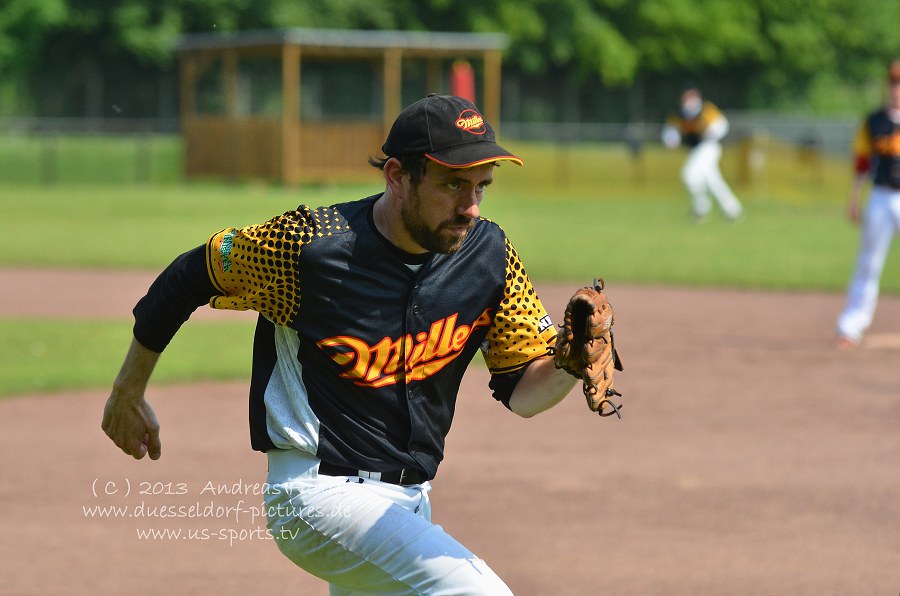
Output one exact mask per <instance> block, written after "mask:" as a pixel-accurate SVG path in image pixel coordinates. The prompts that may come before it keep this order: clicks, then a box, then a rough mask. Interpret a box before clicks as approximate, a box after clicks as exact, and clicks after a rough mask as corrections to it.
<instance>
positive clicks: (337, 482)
mask: <svg viewBox="0 0 900 596" xmlns="http://www.w3.org/2000/svg"><path fill="white" fill-rule="evenodd" d="M383 151H384V154H385V156H386V157H384V158H382V159H373V160H372V164H373V165H374V166H376V167H378V168H379V169H381V171H382V172H383V176H384V180H385V190H384V192H383V193H380V194H377V195H373V196H371V197H368V198H365V199H362V200H358V201H353V202H348V203H343V204H339V205H333V206H331V207H322V208H316V209H312V208H309V207H307V206H302V205H301V206H300V207H298V208H297V209H296V210H293V211H289V212H287V213H284V214H283V215H280V216H278V217H275V218H273V219H271V220H270V221H268V222H265V223H263V224H259V225H252V226H247V227H243V228H228V229H225V230H222V231H220V232H217V233H215V234H213V235H212V236H211V237H210V238H209V240H208V241H207V242H206V243H205V244H204V245H202V246H199V247H198V248H196V249H194V250H192V251H189V252H187V253H185V254H183V255H181V256H180V257H178V258H177V259H176V260H175V261H174V262H173V263H172V264H171V265H170V266H169V267H167V268H166V270H165V271H163V272H162V274H161V275H160V276H159V277H158V278H157V279H156V281H155V282H154V283H153V285H152V286H151V288H150V289H149V291H148V293H147V295H146V296H145V297H144V298H142V299H141V301H140V302H139V303H138V304H137V306H136V307H135V310H134V313H135V326H134V340H133V342H132V344H131V347H130V349H129V351H128V354H127V355H126V358H125V361H124V363H123V365H122V368H121V370H120V373H119V375H118V377H117V378H116V381H115V383H114V386H113V389H112V392H111V394H110V397H109V399H108V400H107V405H106V408H105V410H104V416H103V429H104V431H105V432H106V433H107V435H108V436H109V437H110V438H111V439H112V440H113V441H114V442H115V444H116V445H118V446H119V447H120V448H121V449H122V450H123V451H125V452H126V453H128V454H130V455H132V456H134V457H136V458H139V459H140V458H142V457H143V456H144V455H146V454H148V453H149V455H150V458H151V459H157V458H158V457H159V456H160V453H161V447H160V441H159V425H158V423H157V421H156V418H155V415H154V413H153V410H152V409H151V408H150V406H149V404H147V402H146V400H145V399H144V391H145V388H146V386H147V383H148V381H149V378H150V374H151V372H152V370H153V367H154V365H155V363H156V361H157V359H158V358H159V355H160V352H162V351H163V349H164V348H165V347H166V345H167V344H168V342H169V340H170V339H171V338H172V337H173V336H174V334H175V333H176V332H177V330H178V329H179V327H180V325H181V324H182V323H183V322H184V321H185V320H186V319H187V318H188V317H189V316H190V314H191V312H192V311H193V310H194V309H195V308H197V307H198V306H201V305H203V304H208V305H210V306H212V307H213V308H222V309H234V310H245V309H252V310H256V311H258V312H259V313H260V317H259V320H258V324H257V329H256V335H255V339H254V353H253V373H252V379H251V384H250V435H251V442H252V446H253V448H254V449H256V450H259V451H264V452H266V454H267V456H268V464H269V472H268V480H267V483H268V486H269V487H270V490H269V491H268V492H267V493H266V495H265V503H266V506H267V513H268V520H269V528H270V531H271V532H272V536H273V537H274V538H275V540H276V541H277V544H278V546H279V548H280V549H281V551H282V552H283V553H284V554H285V555H286V556H287V557H289V558H290V559H291V560H292V561H294V562H295V563H296V564H297V565H299V566H300V567H302V568H303V569H305V570H307V571H309V572H310V573H313V574H315V575H316V576H318V577H321V578H323V579H325V580H326V581H328V582H329V583H330V584H331V591H332V593H334V594H341V593H349V592H353V593H360V592H365V593H369V592H374V593H390V594H407V593H409V594H438V593H440V594H490V595H494V596H496V595H499V594H508V593H510V592H509V589H508V588H507V587H506V585H505V584H504V582H503V581H502V580H501V579H500V578H499V577H497V576H496V575H495V574H494V572H493V571H492V570H491V569H490V568H489V567H488V566H487V565H486V564H485V563H484V562H483V561H481V560H480V559H478V558H477V557H476V556H475V555H474V554H472V553H471V552H470V551H469V550H468V549H466V548H465V547H464V546H463V545H462V544H460V543H459V542H457V541H456V540H455V539H454V538H453V537H452V536H450V535H449V534H448V533H447V532H445V531H444V530H443V529H442V528H441V527H440V526H436V525H434V524H432V523H431V505H430V501H429V497H428V493H429V491H430V490H431V485H430V483H429V481H430V480H431V479H432V478H434V476H435V474H436V473H437V468H438V465H439V464H440V462H441V460H442V459H443V456H444V439H445V437H446V435H447V432H448V431H449V429H450V424H451V421H452V418H453V412H454V407H455V403H456V397H457V391H458V389H459V386H460V381H461V379H462V376H463V373H464V372H465V369H466V368H467V366H468V363H469V361H470V360H471V359H472V357H473V356H474V355H475V354H476V353H477V352H479V351H480V352H481V353H482V355H483V357H484V359H485V361H486V362H487V365H488V368H489V369H490V371H491V381H490V388H491V390H492V391H493V395H494V397H495V398H496V399H497V400H498V401H500V402H501V403H502V404H503V405H505V406H506V407H507V408H509V409H510V410H512V411H513V412H515V413H516V414H519V415H521V416H524V417H530V416H532V415H534V414H537V413H539V412H541V411H543V410H546V409H547V408H550V407H552V406H553V405H555V404H556V403H558V402H559V401H560V400H562V399H563V397H565V395H566V394H567V393H568V392H569V390H570V389H571V388H572V385H573V382H574V379H573V377H574V378H577V379H581V380H582V381H583V385H584V393H585V396H586V397H587V400H588V404H589V406H590V408H591V409H592V410H593V411H595V412H599V413H600V414H602V415H607V414H611V413H613V412H615V413H618V406H616V405H615V404H612V402H610V401H609V398H611V397H612V396H614V395H618V393H617V392H615V390H613V389H612V381H613V370H614V368H619V369H621V365H619V363H618V358H617V355H616V351H615V348H614V347H613V342H612V330H611V326H612V324H613V313H612V309H611V307H610V306H609V303H608V302H607V301H606V299H605V295H604V294H603V293H602V292H601V291H600V290H602V282H597V283H595V284H594V286H592V287H587V288H582V289H581V290H579V291H578V292H576V293H575V295H574V296H573V298H572V299H571V301H570V304H569V305H568V306H567V308H566V312H565V315H564V322H563V325H562V329H560V331H559V333H558V334H557V331H556V329H555V328H554V325H553V323H552V321H551V320H550V317H549V316H548V315H547V312H546V310H545V309H544V306H543V305H542V304H541V302H540V300H539V299H538V297H537V295H536V294H535V291H534V287H533V286H532V284H531V281H530V280H529V278H528V276H527V274H526V273H525V269H524V267H523V266H522V263H521V261H520V260H519V257H518V255H517V253H516V251H515V249H514V248H513V246H512V244H511V242H510V241H509V239H508V238H507V237H506V235H505V233H504V232H503V230H502V229H501V228H500V227H498V226H497V225H496V224H494V223H492V222H490V221H488V220H485V219H482V218H480V217H479V205H480V203H481V201H482V199H483V198H484V192H485V189H486V188H487V187H488V186H489V185H490V184H491V183H492V182H493V175H494V169H495V168H496V167H497V164H498V163H499V162H508V163H517V164H520V165H521V163H522V162H521V160H520V159H519V158H518V157H516V156H515V155H513V154H511V153H510V152H508V151H506V150H505V149H503V148H502V147H500V146H499V145H497V143H496V142H495V139H494V133H493V131H492V129H491V127H490V125H489V124H488V123H487V122H485V120H484V119H483V118H482V116H481V114H480V113H479V111H478V109H477V108H476V107H475V106H474V105H473V104H471V103H470V102H468V101H466V100H463V99H461V98H458V97H453V96H429V97H427V98H424V99H422V100H420V101H418V102H416V103H414V104H413V105H411V106H410V107H408V108H407V109H406V110H404V111H403V112H402V113H401V114H400V115H399V116H398V118H397V120H396V121H395V122H394V124H393V127H392V129H391V131H390V133H389V135H388V138H387V140H386V142H385V144H384V146H383Z"/></svg>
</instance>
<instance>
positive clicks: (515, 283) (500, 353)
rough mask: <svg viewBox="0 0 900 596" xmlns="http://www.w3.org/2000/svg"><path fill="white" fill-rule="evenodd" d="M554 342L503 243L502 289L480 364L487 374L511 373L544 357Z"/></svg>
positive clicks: (512, 255) (539, 307) (525, 279)
mask: <svg viewBox="0 0 900 596" xmlns="http://www.w3.org/2000/svg"><path fill="white" fill-rule="evenodd" d="M555 339H556V329H555V327H554V326H553V323H552V321H551V320H550V317H549V315H548V314H547V311H546V310H545V309H544V305H543V304H541V301H540V299H539V298H538V296H537V293H536V292H535V290H534V286H532V284H531V280H529V279H528V275H527V274H526V273H525V268H524V266H523V265H522V262H521V261H520V260H519V255H518V254H517V253H516V250H515V248H513V246H512V244H511V243H510V241H509V239H506V288H505V290H504V296H503V299H502V300H501V302H500V306H499V308H498V309H497V314H496V316H495V317H494V320H493V323H492V325H491V328H490V330H489V331H488V334H487V338H486V340H485V349H484V360H485V362H486V363H487V365H488V368H489V369H490V371H491V373H503V372H510V371H514V370H517V369H519V368H522V367H523V366H525V365H526V364H528V363H529V362H531V361H532V360H534V359H535V358H539V357H541V356H545V355H547V354H548V353H549V351H550V347H551V346H553V344H554V342H555Z"/></svg>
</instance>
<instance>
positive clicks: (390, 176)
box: [384, 157, 409, 197]
mask: <svg viewBox="0 0 900 596" xmlns="http://www.w3.org/2000/svg"><path fill="white" fill-rule="evenodd" d="M384 180H385V183H386V184H387V187H388V190H389V191H390V193H391V195H393V196H395V197H402V196H403V195H404V188H405V185H407V184H409V174H408V173H406V172H405V171H403V166H402V165H401V164H400V160H399V159H397V158H396V157H391V158H388V160H387V161H386V162H385V163H384Z"/></svg>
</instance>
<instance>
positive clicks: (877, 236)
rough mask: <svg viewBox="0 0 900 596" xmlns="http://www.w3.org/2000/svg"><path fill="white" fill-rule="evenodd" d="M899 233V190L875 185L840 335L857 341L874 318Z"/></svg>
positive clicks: (865, 215) (864, 222) (871, 193)
mask: <svg viewBox="0 0 900 596" xmlns="http://www.w3.org/2000/svg"><path fill="white" fill-rule="evenodd" d="M898 231H900V190H893V189H890V188H887V187H885V186H873V187H872V190H871V192H870V193H869V202H868V204H867V205H866V208H865V211H864V212H863V217H862V229H861V231H860V241H859V254H858V256H857V258H856V269H855V270H854V272H853V277H852V278H851V280H850V287H849V288H848V290H847V303H846V306H845V307H844V310H843V312H841V315H840V316H839V317H838V324H837V328H838V329H837V330H838V334H839V335H841V336H842V337H846V338H848V339H850V340H852V341H854V342H858V341H860V340H861V339H862V336H863V334H864V333H865V332H866V329H868V328H869V325H871V324H872V319H873V318H874V316H875V307H876V306H877V305H878V290H879V286H880V283H881V272H882V270H883V269H884V261H885V259H886V258H887V254H888V250H889V249H890V248H891V241H892V240H893V238H894V234H896V233H897V232H898Z"/></svg>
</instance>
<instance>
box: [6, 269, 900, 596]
mask: <svg viewBox="0 0 900 596" xmlns="http://www.w3.org/2000/svg"><path fill="white" fill-rule="evenodd" d="M69 275H71V276H74V277H73V278H67V277H66V276H69ZM151 279H152V277H150V276H147V275H145V274H127V275H124V274H117V273H103V274H98V275H96V276H92V275H91V274H87V273H77V274H71V273H69V274H66V273H62V272H15V271H0V285H2V286H3V287H4V288H16V291H14V292H13V293H12V296H10V293H9V292H8V291H5V292H3V293H2V294H4V296H3V297H2V302H0V312H2V313H3V314H2V316H22V317H24V316H47V315H50V316H64V315H65V316H72V315H78V316H97V317H99V316H104V317H107V316H128V314H129V312H130V309H131V306H132V305H133V303H134V300H135V299H136V297H138V296H140V293H141V292H142V291H143V289H144V288H145V287H146V285H147V283H149V281H150V280H151ZM73 281H74V282H75V283H74V284H73ZM73 287H74V288H77V289H78V291H77V292H73V291H72V290H71V288H73ZM573 289H574V288H571V287H562V288H561V287H557V286H552V285H541V284H538V290H539V293H540V295H541V297H542V298H543V300H544V302H545V304H546V305H547V307H548V309H549V310H550V312H551V314H554V313H557V316H558V313H559V312H560V310H561V308H562V304H564V302H565V299H566V297H567V296H568V295H569V294H570V293H571V291H572V290H573ZM56 291H58V292H61V293H62V294H61V295H64V296H67V301H66V305H67V307H66V308H65V309H60V310H59V311H54V310H53V308H54V307H51V306H46V305H45V306H41V305H39V303H38V299H37V297H38V296H40V295H46V294H48V293H53V292H56ZM94 291H96V292H97V294H93V292H94ZM608 292H609V295H610V299H611V301H612V303H613V305H614V307H615V308H616V316H617V322H616V338H617V346H618V347H619V348H620V351H621V354H622V359H623V362H624V364H625V372H624V373H622V374H621V375H620V377H619V380H618V382H617V387H618V388H619V389H620V390H621V391H622V393H623V394H624V402H625V407H624V409H623V415H624V418H623V419H622V420H617V419H615V418H605V419H599V418H597V417H595V416H592V415H591V414H590V413H589V412H588V411H587V408H586V406H585V404H584V401H583V398H582V397H581V395H580V393H579V392H577V391H575V392H573V394H572V395H571V396H570V397H569V399H567V400H566V401H564V402H563V403H562V404H560V405H559V406H558V407H557V408H555V409H553V410H551V411H549V412H547V413H545V414H543V415H541V416H538V417H536V418H534V419H531V420H522V419H519V418H517V417H515V416H513V415H511V414H510V413H509V412H507V411H505V410H504V409H503V408H502V406H499V405H498V404H497V403H496V402H494V400H493V399H491V397H490V395H489V393H488V390H487V375H486V372H485V371H484V369H483V368H482V367H473V368H472V369H471V370H470V373H469V375H468V376H467V378H466V380H465V381H464V384H463V390H462V393H461V398H460V403H459V408H458V414H457V420H456V422H455V424H454V427H453V430H452V431H451V433H450V436H449V438H448V446H447V459H446V460H445V462H444V463H443V464H442V466H441V469H440V472H439V474H438V477H437V479H436V480H435V481H434V483H433V484H434V488H435V489H434V492H433V493H432V496H433V499H434V505H435V520H436V521H437V522H438V523H440V524H441V525H443V526H444V527H445V528H446V529H447V530H449V531H450V532H451V533H452V534H454V535H455V536H456V537H457V538H459V539H460V540H461V541H462V542H463V543H465V544H466V545H467V546H469V547H470V548H471V549H472V550H474V551H475V552H476V553H478V554H479V555H480V556H481V557H482V558H484V559H485V560H487V561H488V563H489V564H491V566H492V567H493V568H494V569H495V570H496V571H497V572H498V573H499V574H500V575H501V576H502V577H504V578H505V579H506V580H507V582H508V583H509V585H510V587H511V588H512V589H513V591H514V592H515V593H516V594H520V595H556V594H591V595H593V594H616V595H632V594H633V595H647V594H660V595H663V594H664V595H667V596H671V595H682V594H683V595H697V594H729V595H743V594H746V595H759V594H773V595H774V594H779V595H780V594H792V595H798V594H800V595H805V594H809V595H816V596H821V595H823V594H841V595H843V594H854V595H856V594H897V593H898V592H900V507H898V503H900V463H898V462H900V432H898V423H900V366H898V363H900V341H898V338H900V299H898V298H896V297H889V298H884V299H882V302H881V304H880V306H879V312H878V315H877V319H876V324H875V329H874V331H875V332H876V333H873V334H872V335H871V336H870V338H869V340H868V341H867V343H866V344H865V345H864V346H863V347H862V348H860V349H857V350H855V351H850V352H843V351H838V350H836V349H834V348H833V347H832V343H831V340H832V334H831V329H832V326H833V322H834V318H835V316H836V313H837V312H838V310H839V308H840V306H841V302H842V297H841V296H839V295H816V294H803V293H798V294H786V293H757V292H740V291H712V290H710V291H692V290H683V289H669V288H656V287H630V286H616V285H615V283H613V284H612V286H611V287H610V288H609V290H608ZM59 295H60V294H57V297H58V296H59ZM99 296H103V298H100V297H99ZM124 348H125V346H121V349H122V350H124ZM6 349H9V346H7V347H6ZM115 349H118V348H115ZM148 398H149V399H150V401H151V403H152V404H153V406H154V408H155V409H156V412H157V414H158V416H159V418H160V421H161V424H162V441H163V457H162V459H161V460H159V461H157V462H151V461H149V460H146V461H135V460H132V459H130V458H128V457H126V456H124V455H123V454H121V453H120V452H119V451H117V450H116V448H115V447H114V446H113V445H112V443H110V442H109V441H108V440H107V439H106V437H105V436H104V435H103V433H102V431H101V430H100V415H101V410H102V407H103V403H104V401H105V399H106V394H105V392H104V391H80V392H74V393H71V394H66V395H51V396H31V397H27V398H26V397H23V398H14V399H7V400H4V401H0V425H2V431H3V432H2V433H0V462H2V463H0V468H2V470H4V480H3V482H2V484H0V511H2V514H0V515H2V520H3V529H4V531H3V537H2V538H0V577H2V578H3V580H2V582H0V593H2V594H16V595H22V594H35V595H37V594H41V595H43V594H118V593H131V592H134V593H142V594H188V593H192V594H221V593H228V594H232V593H233V594H238V593H248V594H267V593H276V592H282V591H283V592H285V593H291V594H326V593H327V588H326V586H325V584H324V583H323V582H321V581H320V580H317V579H316V578H313V577H311V576H309V575H307V574H305V573H304V572H303V571H301V570H299V569H297V568H295V567H293V566H292V565H291V564H290V563H289V562H288V561H287V560H286V559H285V558H284V557H283V556H282V555H281V554H280V553H279V551H278V549H277V547H276V546H275V545H274V544H273V543H272V541H271V540H269V539H268V536H267V535H266V534H265V533H264V531H263V530H264V528H265V522H264V521H263V520H261V519H259V518H256V519H253V515H254V514H255V512H254V511H253V509H252V508H253V507H258V506H259V505H260V503H261V497H260V495H259V486H258V483H261V482H263V480H264V477H265V457H264V456H262V455H261V454H257V453H254V452H252V451H251V450H250V448H249V439H248V436H247V430H246V416H247V415H246V408H247V406H246V384H245V383H227V384H209V383H203V384H197V385H190V386H176V387H159V386H152V387H151V390H150V392H149V393H148ZM113 506H115V507H118V508H119V509H117V510H115V511H118V514H119V515H122V517H116V516H115V515H116V514H114V513H113V511H114V510H113V509H112V507H113ZM150 530H156V531H157V532H158V533H157V534H156V535H155V536H152V535H141V533H146V532H148V531H150ZM165 532H168V534H165Z"/></svg>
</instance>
